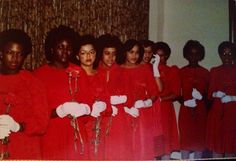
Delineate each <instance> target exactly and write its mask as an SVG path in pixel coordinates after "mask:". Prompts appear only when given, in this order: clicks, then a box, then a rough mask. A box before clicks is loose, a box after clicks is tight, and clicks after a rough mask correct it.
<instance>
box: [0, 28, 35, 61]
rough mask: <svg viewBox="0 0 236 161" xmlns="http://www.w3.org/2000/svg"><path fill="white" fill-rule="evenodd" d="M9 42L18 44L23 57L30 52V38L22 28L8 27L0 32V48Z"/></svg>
mask: <svg viewBox="0 0 236 161" xmlns="http://www.w3.org/2000/svg"><path fill="white" fill-rule="evenodd" d="M10 42H14V43H17V44H20V45H21V46H22V48H23V54H24V56H25V57H26V56H27V55H28V54H30V53H31V52H32V42H31V38H30V36H29V35H28V34H27V33H26V32H24V31H23V30H20V29H8V30H4V31H2V32H1V33H0V50H1V51H3V49H4V47H5V46H6V45H7V44H8V43H10Z"/></svg>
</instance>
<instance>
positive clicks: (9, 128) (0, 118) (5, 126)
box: [0, 115, 20, 139]
mask: <svg viewBox="0 0 236 161" xmlns="http://www.w3.org/2000/svg"><path fill="white" fill-rule="evenodd" d="M19 130H20V125H19V123H17V122H16V121H15V120H14V119H13V118H12V117H11V116H10V115H0V139H4V138H5V137H8V136H9V135H10V134H11V132H18V131H19Z"/></svg>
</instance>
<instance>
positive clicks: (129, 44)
mask: <svg viewBox="0 0 236 161" xmlns="http://www.w3.org/2000/svg"><path fill="white" fill-rule="evenodd" d="M135 45H138V48H139V58H138V60H137V64H139V63H140V62H141V61H142V59H143V54H144V49H143V47H142V45H141V44H140V43H139V42H138V41H137V40H134V39H129V40H127V41H126V42H125V43H124V44H123V46H122V49H121V54H120V55H119V56H118V59H117V60H118V64H123V63H125V61H126V56H127V52H128V51H130V50H131V49H132V48H133V47H134V46H135Z"/></svg>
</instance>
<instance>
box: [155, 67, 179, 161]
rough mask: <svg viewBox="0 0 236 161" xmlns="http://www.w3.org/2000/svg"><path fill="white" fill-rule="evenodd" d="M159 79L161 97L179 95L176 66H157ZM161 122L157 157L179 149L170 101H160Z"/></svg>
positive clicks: (173, 112)
mask: <svg viewBox="0 0 236 161" xmlns="http://www.w3.org/2000/svg"><path fill="white" fill-rule="evenodd" d="M159 70H160V75H161V76H160V78H161V81H162V83H163V91H162V92H161V93H160V94H161V95H163V96H166V95H169V94H171V93H174V94H175V95H177V96H179V95H180V76H179V69H178V68H177V67H176V66H172V67H169V66H167V65H159ZM160 106H161V110H160V111H161V122H162V128H163V136H162V137H159V138H158V139H159V140H158V143H159V147H160V148H159V149H158V150H159V151H158V156H161V155H164V154H170V153H171V152H172V151H174V150H178V149H179V139H178V131H177V123H176V115H175V110H174V105H173V102H172V101H161V105H160Z"/></svg>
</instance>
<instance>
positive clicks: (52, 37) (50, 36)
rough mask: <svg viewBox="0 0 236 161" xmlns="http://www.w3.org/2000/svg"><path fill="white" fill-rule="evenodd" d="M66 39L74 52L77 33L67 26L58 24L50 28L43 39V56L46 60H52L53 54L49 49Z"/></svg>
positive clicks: (77, 37)
mask: <svg viewBox="0 0 236 161" xmlns="http://www.w3.org/2000/svg"><path fill="white" fill-rule="evenodd" d="M62 40H68V41H69V42H70V43H71V46H72V52H75V47H76V42H77V41H79V34H78V33H77V32H75V31H74V30H73V29H72V28H70V27H68V26H63V25H60V26H59V27H56V28H53V29H51V30H50V31H49V32H48V33H47V36H46V39H45V46H44V47H45V56H46V59H47V60H48V61H52V59H53V55H52V54H51V49H52V48H53V47H55V45H56V44H57V43H58V42H60V41H62Z"/></svg>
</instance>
